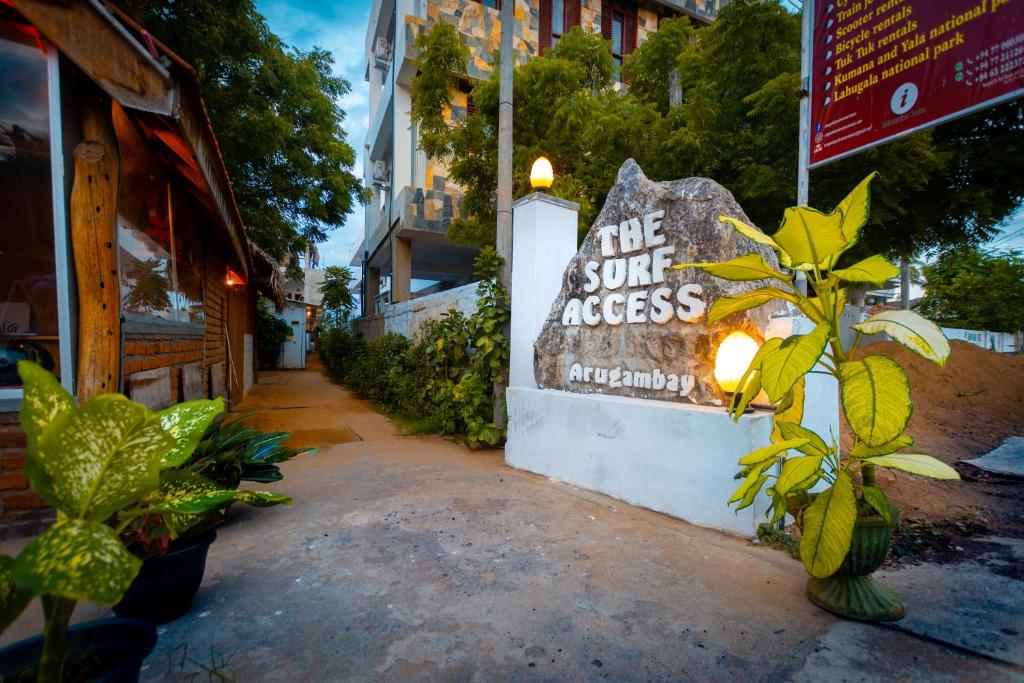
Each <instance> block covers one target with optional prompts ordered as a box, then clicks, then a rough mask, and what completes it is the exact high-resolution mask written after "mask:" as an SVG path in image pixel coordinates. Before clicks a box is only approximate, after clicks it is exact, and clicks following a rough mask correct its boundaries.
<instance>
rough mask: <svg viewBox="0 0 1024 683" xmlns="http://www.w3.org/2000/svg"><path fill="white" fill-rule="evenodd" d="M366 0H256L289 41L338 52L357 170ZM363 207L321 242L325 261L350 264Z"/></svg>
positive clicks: (364, 101) (363, 126) (365, 105)
mask: <svg viewBox="0 0 1024 683" xmlns="http://www.w3.org/2000/svg"><path fill="white" fill-rule="evenodd" d="M371 4H372V3H370V2H367V1H366V0H360V1H358V2H357V1H356V0H340V1H338V2H328V1H327V0H312V1H307V2H301V3H299V2H294V1H292V2H289V1H288V0H257V2H256V7H257V9H258V10H259V11H260V12H261V13H262V14H263V16H265V17H266V18H267V23H268V24H269V25H270V30H271V31H273V32H274V33H276V34H277V35H278V36H279V37H280V38H281V39H282V40H283V41H284V42H285V43H287V44H288V45H291V46H293V47H296V48H298V49H300V50H311V49H313V48H314V47H319V48H323V49H325V50H327V51H329V52H330V53H331V54H332V55H333V56H334V73H335V74H336V75H338V76H341V77H342V78H344V79H345V80H347V81H348V82H349V83H350V84H351V86H352V87H351V90H350V91H349V93H348V94H347V95H344V96H343V97H341V98H339V101H338V103H339V104H340V105H341V108H342V109H344V110H345V114H346V117H345V124H344V125H345V133H346V135H347V137H348V143H349V144H350V145H352V147H353V149H355V151H356V163H355V167H354V172H355V174H356V175H357V176H360V177H361V176H362V173H363V142H364V140H365V138H366V130H367V128H368V127H369V114H370V112H369V93H368V91H367V85H366V81H365V80H364V79H363V74H364V68H365V62H364V59H365V54H364V49H365V43H366V27H367V24H368V22H369V18H370V6H371ZM364 223H365V220H364V214H363V209H362V207H361V206H357V207H356V209H355V211H354V212H353V213H352V214H351V215H350V216H349V217H348V220H347V221H346V222H345V224H344V225H343V226H342V227H340V228H337V229H336V230H334V231H332V232H331V233H330V237H329V238H328V240H327V242H325V243H324V244H322V245H320V255H321V258H322V260H323V263H324V264H325V265H348V262H349V259H350V258H351V255H352V252H353V251H354V250H355V247H356V244H357V243H358V242H359V241H360V240H361V239H362V238H363V225H364Z"/></svg>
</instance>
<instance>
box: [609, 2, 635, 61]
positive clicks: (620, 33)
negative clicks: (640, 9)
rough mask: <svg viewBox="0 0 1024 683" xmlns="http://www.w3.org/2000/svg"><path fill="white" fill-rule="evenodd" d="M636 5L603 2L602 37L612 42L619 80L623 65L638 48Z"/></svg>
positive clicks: (631, 3)
mask: <svg viewBox="0 0 1024 683" xmlns="http://www.w3.org/2000/svg"><path fill="white" fill-rule="evenodd" d="M636 13H637V9H636V3H633V2H626V1H625V0H603V1H602V2H601V36H602V37H603V38H604V39H605V40H609V41H611V44H612V49H611V51H612V58H613V59H614V60H615V73H616V78H618V74H619V71H620V70H621V68H622V63H623V61H625V59H626V57H628V56H629V54H630V53H631V52H633V50H634V49H635V48H636Z"/></svg>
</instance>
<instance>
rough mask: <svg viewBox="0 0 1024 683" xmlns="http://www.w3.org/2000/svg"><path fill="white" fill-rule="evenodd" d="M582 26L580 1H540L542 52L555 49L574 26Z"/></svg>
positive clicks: (540, 40) (539, 31)
mask: <svg viewBox="0 0 1024 683" xmlns="http://www.w3.org/2000/svg"><path fill="white" fill-rule="evenodd" d="M579 25H580V0H540V26H539V27H538V40H539V42H540V48H541V50H546V49H548V48H551V47H554V46H555V45H557V44H558V40H559V39H560V38H561V37H562V36H563V35H565V34H566V33H568V32H569V30H570V29H572V27H573V26H579Z"/></svg>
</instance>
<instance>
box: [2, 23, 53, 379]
mask: <svg viewBox="0 0 1024 683" xmlns="http://www.w3.org/2000/svg"><path fill="white" fill-rule="evenodd" d="M9 16H10V15H7V16H5V15H4V14H2V13H0V197H2V198H3V199H2V202H0V206H2V210H0V235H2V236H3V239H2V240H0V389H11V388H17V387H19V386H20V385H21V381H20V380H19V379H18V375H17V371H16V368H15V363H16V362H17V361H18V360H21V359H23V358H30V359H32V360H35V361H37V362H39V363H40V364H42V365H43V366H44V367H46V368H48V369H51V370H53V371H54V372H55V373H56V374H58V375H59V374H60V367H59V364H60V353H59V352H58V329H57V268H56V258H55V254H54V243H53V203H52V197H51V182H52V180H51V176H50V115H49V94H48V82H47V81H48V79H47V71H46V54H45V53H44V52H43V48H42V46H41V43H40V41H39V37H38V34H37V33H36V32H35V29H34V28H32V27H31V26H28V25H26V24H23V23H20V22H16V21H13V20H12V19H10V18H9Z"/></svg>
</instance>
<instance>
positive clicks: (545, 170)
mask: <svg viewBox="0 0 1024 683" xmlns="http://www.w3.org/2000/svg"><path fill="white" fill-rule="evenodd" d="M554 181H555V172H554V171H553V170H552V169H551V162H550V161H548V160H547V159H546V158H545V157H539V158H538V159H537V160H536V161H535V162H533V168H531V169H530V185H531V186H532V187H533V189H535V190H539V191H541V192H545V191H547V189H548V188H549V187H551V183H553V182H554Z"/></svg>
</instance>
